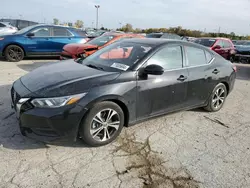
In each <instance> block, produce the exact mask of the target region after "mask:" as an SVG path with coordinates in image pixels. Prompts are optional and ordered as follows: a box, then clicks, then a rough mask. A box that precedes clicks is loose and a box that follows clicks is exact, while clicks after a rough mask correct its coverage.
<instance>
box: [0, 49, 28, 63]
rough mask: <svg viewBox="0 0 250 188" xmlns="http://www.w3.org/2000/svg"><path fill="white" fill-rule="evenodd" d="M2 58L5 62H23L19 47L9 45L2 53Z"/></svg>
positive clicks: (22, 52)
mask: <svg viewBox="0 0 250 188" xmlns="http://www.w3.org/2000/svg"><path fill="white" fill-rule="evenodd" d="M4 56H5V59H6V60H7V61H10V62H18V61H21V60H23V58H24V51H23V49H22V48H21V47H20V46H17V45H9V46H7V48H6V49H5V51H4Z"/></svg>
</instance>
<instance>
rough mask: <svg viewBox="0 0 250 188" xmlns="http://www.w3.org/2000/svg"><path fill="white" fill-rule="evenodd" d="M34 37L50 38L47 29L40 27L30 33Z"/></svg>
mask: <svg viewBox="0 0 250 188" xmlns="http://www.w3.org/2000/svg"><path fill="white" fill-rule="evenodd" d="M32 33H34V35H35V37H47V36H50V31H49V28H48V27H40V28H38V29H35V30H33V31H32Z"/></svg>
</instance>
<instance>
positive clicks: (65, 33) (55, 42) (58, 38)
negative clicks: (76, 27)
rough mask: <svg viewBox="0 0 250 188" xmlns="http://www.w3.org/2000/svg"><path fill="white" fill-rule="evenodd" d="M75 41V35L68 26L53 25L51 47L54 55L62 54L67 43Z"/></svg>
mask: <svg viewBox="0 0 250 188" xmlns="http://www.w3.org/2000/svg"><path fill="white" fill-rule="evenodd" d="M75 42H76V41H75V40H74V35H73V34H72V33H71V32H70V31H69V30H68V29H67V28H66V27H65V28H64V27H52V39H51V45H52V46H51V48H52V54H53V55H60V53H61V52H62V50H63V47H64V46H65V45H66V44H69V43H75Z"/></svg>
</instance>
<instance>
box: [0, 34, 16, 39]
mask: <svg viewBox="0 0 250 188" xmlns="http://www.w3.org/2000/svg"><path fill="white" fill-rule="evenodd" d="M18 36H20V35H17V34H14V33H13V34H0V37H2V38H10V37H18Z"/></svg>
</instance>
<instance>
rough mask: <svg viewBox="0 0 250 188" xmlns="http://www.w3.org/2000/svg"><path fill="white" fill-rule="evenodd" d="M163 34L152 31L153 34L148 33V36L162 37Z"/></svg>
mask: <svg viewBox="0 0 250 188" xmlns="http://www.w3.org/2000/svg"><path fill="white" fill-rule="evenodd" d="M161 36H162V34H160V33H151V34H147V35H146V38H161Z"/></svg>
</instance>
